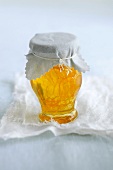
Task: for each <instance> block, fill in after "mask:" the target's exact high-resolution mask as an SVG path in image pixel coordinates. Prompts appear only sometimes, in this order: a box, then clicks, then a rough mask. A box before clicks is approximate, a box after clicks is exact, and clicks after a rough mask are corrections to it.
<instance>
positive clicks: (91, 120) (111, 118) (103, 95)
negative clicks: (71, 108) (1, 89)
mask: <svg viewBox="0 0 113 170" xmlns="http://www.w3.org/2000/svg"><path fill="white" fill-rule="evenodd" d="M77 110H78V113H79V115H78V118H77V119H76V120H75V121H74V122H71V123H67V124H61V125H60V124H58V123H56V122H50V123H40V122H39V120H38V116H37V115H38V113H40V111H41V108H40V104H39V102H38V100H37V97H36V96H35V94H34V92H33V90H32V89H31V87H30V83H29V81H28V80H27V79H26V78H25V75H24V74H23V73H22V74H18V75H17V76H16V79H15V90H14V100H13V103H11V105H10V107H9V108H8V110H7V113H6V114H5V115H4V116H3V117H2V119H1V124H0V138H3V139H9V138H22V137H27V136H34V135H39V134H41V133H43V132H45V131H48V130H49V131H51V132H53V134H54V135H56V136H57V135H63V134H69V133H76V134H81V135H86V134H96V135H109V136H113V84H112V82H110V80H107V79H105V78H99V77H93V76H89V77H85V78H84V79H83V84H82V87H81V89H80V91H79V94H78V97H77Z"/></svg>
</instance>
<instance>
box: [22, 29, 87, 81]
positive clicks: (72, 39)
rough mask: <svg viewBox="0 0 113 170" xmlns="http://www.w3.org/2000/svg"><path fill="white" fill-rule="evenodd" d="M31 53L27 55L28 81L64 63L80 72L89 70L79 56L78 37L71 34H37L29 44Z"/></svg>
mask: <svg viewBox="0 0 113 170" xmlns="http://www.w3.org/2000/svg"><path fill="white" fill-rule="evenodd" d="M29 47H30V51H29V54H28V55H26V58H27V60H28V62H27V64H26V68H25V69H26V77H27V79H29V80H31V79H36V78H38V77H40V76H41V75H42V74H44V73H45V72H47V71H48V70H49V69H50V68H52V67H53V66H54V65H56V64H60V63H63V64H65V65H68V66H71V67H74V68H75V69H76V70H78V71H80V72H85V71H88V70H89V67H88V65H87V64H86V63H85V61H84V60H83V59H82V57H81V56H80V54H79V47H78V45H77V40H76V36H75V35H73V34H69V33H60V32H57V33H45V34H36V35H35V36H34V37H33V38H32V39H31V40H30V43H29Z"/></svg>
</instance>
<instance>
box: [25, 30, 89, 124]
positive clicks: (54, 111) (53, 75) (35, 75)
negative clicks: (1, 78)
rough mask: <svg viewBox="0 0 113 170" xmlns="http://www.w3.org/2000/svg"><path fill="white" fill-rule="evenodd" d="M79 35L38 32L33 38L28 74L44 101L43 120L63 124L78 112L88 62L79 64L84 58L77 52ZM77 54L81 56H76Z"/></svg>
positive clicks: (40, 115)
mask: <svg viewBox="0 0 113 170" xmlns="http://www.w3.org/2000/svg"><path fill="white" fill-rule="evenodd" d="M75 39H76V37H75V36H74V35H72V34H68V33H48V34H47V33H46V34H36V35H35V36H34V37H33V38H32V39H31V41H30V52H29V54H28V55H27V59H28V63H27V65H26V75H27V78H28V79H29V80H30V83H31V86H32V89H33V91H34V92H35V94H36V96H37V97H38V99H39V102H40V104H41V109H42V112H41V113H40V114H39V115H38V116H39V119H40V121H41V122H48V121H56V122H58V123H60V124H62V123H68V122H71V121H73V120H74V119H75V118H77V116H78V112H77V110H76V108H75V102H76V97H77V94H78V91H79V89H80V87H81V84H82V73H81V70H82V71H83V70H84V71H86V70H88V66H87V64H86V63H84V64H82V67H80V64H78V65H77V63H80V62H78V61H81V63H83V62H84V61H83V60H82V59H80V58H79V57H78V55H77V50H75ZM70 47H71V48H70ZM73 48H74V50H72V51H74V54H73V53H72V51H70V49H73ZM75 51H76V52H75ZM77 57H78V58H79V60H74V58H77ZM83 65H84V67H83ZM84 68H85V69H84ZM86 68H87V69H86Z"/></svg>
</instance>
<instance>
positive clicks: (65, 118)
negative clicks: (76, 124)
mask: <svg viewBox="0 0 113 170" xmlns="http://www.w3.org/2000/svg"><path fill="white" fill-rule="evenodd" d="M77 117H78V112H77V110H76V109H74V110H73V111H72V112H71V113H69V114H64V115H57V116H52V115H47V114H44V113H40V114H39V120H40V121H41V122H51V121H52V120H54V121H56V122H58V123H59V124H65V123H69V122H72V121H74V120H75V119H76V118H77Z"/></svg>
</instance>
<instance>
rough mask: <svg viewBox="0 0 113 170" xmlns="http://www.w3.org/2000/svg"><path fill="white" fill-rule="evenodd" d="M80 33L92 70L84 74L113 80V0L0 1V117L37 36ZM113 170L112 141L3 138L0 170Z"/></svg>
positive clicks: (46, 136)
mask: <svg viewBox="0 0 113 170" xmlns="http://www.w3.org/2000/svg"><path fill="white" fill-rule="evenodd" d="M51 31H64V32H71V33H74V34H76V35H77V37H78V40H79V44H80V46H81V54H82V56H83V58H85V60H86V61H87V63H88V64H89V65H90V67H91V71H90V72H89V73H86V74H85V75H84V76H86V75H92V76H100V77H103V76H104V77H106V78H107V79H108V80H109V81H112V80H113V75H112V74H113V1H112V0H92V1H91V0H84V1H81V0H80V1H79V0H78V1H76V0H75V1H74V0H65V1H64V0H61V1H60V0H57V1H54V0H45V1H44V0H42V1H41V2H40V1H38V0H37V1H36V0H28V1H25V0H23V1H22V0H20V1H13V0H12V1H8V0H6V1H3V0H0V118H1V117H2V115H3V114H4V113H5V111H6V109H7V107H8V105H9V104H10V103H11V101H12V92H13V89H14V82H13V81H14V76H15V73H16V72H20V71H23V70H24V67H25V63H26V60H25V56H24V55H25V54H26V53H27V52H28V49H29V47H28V43H29V39H30V38H31V37H32V36H33V35H34V34H35V33H37V32H51ZM9 169H10V170H15V169H16V170H25V169H27V170H31V169H32V170H46V169H49V170H54V169H55V170H57V169H59V170H68V169H69V170H76V169H77V170H83V169H85V170H95V169H96V170H112V169H113V139H110V138H101V137H98V136H79V135H75V134H70V135H66V136H59V137H54V136H53V135H52V134H51V133H50V132H46V133H44V134H42V135H40V136H36V137H32V138H26V139H11V140H8V141H3V140H0V170H9Z"/></svg>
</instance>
